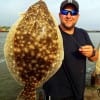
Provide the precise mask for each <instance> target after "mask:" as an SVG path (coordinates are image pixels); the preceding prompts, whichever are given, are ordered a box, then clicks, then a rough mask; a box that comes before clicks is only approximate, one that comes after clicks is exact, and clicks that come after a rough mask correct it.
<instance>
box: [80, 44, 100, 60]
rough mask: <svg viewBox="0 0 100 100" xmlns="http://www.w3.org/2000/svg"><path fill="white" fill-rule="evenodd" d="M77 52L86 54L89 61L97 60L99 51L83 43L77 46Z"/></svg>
mask: <svg viewBox="0 0 100 100" xmlns="http://www.w3.org/2000/svg"><path fill="white" fill-rule="evenodd" d="M79 52H81V54H82V55H84V56H86V57H87V58H88V59H89V60H90V61H97V59H98V55H99V51H98V50H96V49H95V48H93V46H92V45H84V46H81V47H80V48H79Z"/></svg>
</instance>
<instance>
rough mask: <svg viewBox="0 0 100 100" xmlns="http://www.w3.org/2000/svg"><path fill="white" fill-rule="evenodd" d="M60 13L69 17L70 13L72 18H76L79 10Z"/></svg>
mask: <svg viewBox="0 0 100 100" xmlns="http://www.w3.org/2000/svg"><path fill="white" fill-rule="evenodd" d="M60 13H61V14H63V15H68V13H70V15H71V16H75V15H77V14H78V11H77V10H71V11H69V10H61V11H60Z"/></svg>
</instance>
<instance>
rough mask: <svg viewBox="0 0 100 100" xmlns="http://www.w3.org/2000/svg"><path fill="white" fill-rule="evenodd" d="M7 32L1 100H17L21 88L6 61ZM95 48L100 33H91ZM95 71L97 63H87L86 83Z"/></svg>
mask: <svg viewBox="0 0 100 100" xmlns="http://www.w3.org/2000/svg"><path fill="white" fill-rule="evenodd" d="M6 35H7V32H3V33H2V32H0V100H16V96H17V95H18V93H19V92H20V91H21V89H22V86H20V85H19V84H18V83H17V82H16V81H15V80H14V79H13V77H12V76H11V74H10V73H9V71H8V68H7V66H6V63H5V59H4V53H3V48H4V42H5V38H6ZM89 35H90V38H91V40H92V41H93V44H94V46H95V47H97V45H98V44H99V42H100V32H95V33H94V32H91V33H89ZM94 69H95V63H93V62H89V61H87V75H86V82H87V84H90V78H91V73H92V72H93V70H94Z"/></svg>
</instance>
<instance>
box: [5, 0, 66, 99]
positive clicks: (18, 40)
mask: <svg viewBox="0 0 100 100" xmlns="http://www.w3.org/2000/svg"><path fill="white" fill-rule="evenodd" d="M4 55H5V59H6V63H7V66H8V69H9V71H10V72H11V74H12V75H13V76H14V78H15V80H17V81H18V82H19V83H20V84H22V85H23V86H24V89H23V90H22V92H21V93H20V94H19V96H18V98H17V100H36V98H37V97H36V89H37V88H39V87H41V86H42V85H43V84H44V82H46V81H47V80H48V79H49V78H50V77H52V76H53V75H54V74H55V73H56V72H57V70H58V69H59V68H60V66H61V64H62V60H63V57H64V52H63V41H62V37H61V33H60V31H59V28H58V26H57V24H56V22H55V21H54V18H53V17H52V15H51V13H50V12H49V10H48V8H47V5H46V4H45V2H44V1H41V0H40V1H38V2H36V3H35V4H33V5H31V6H30V7H29V8H28V9H27V11H26V12H25V14H23V15H22V16H21V17H20V18H19V19H18V20H17V22H16V23H15V24H14V25H13V26H12V27H11V29H10V31H9V33H8V35H7V37H6V41H5V45H4Z"/></svg>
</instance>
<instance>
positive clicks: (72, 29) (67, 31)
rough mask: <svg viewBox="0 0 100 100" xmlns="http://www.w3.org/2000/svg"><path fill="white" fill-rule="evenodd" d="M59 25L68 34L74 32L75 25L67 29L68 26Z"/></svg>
mask: <svg viewBox="0 0 100 100" xmlns="http://www.w3.org/2000/svg"><path fill="white" fill-rule="evenodd" d="M59 26H60V28H61V29H62V31H64V32H65V33H67V34H69V35H72V34H74V27H73V28H71V29H67V28H65V27H63V26H62V25H59Z"/></svg>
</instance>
